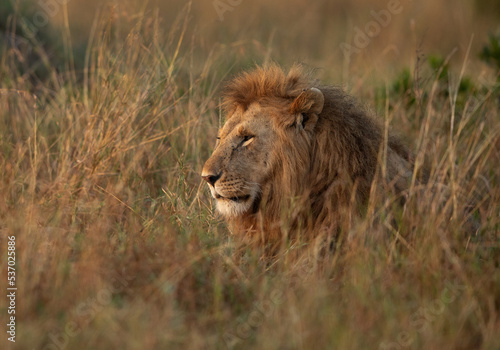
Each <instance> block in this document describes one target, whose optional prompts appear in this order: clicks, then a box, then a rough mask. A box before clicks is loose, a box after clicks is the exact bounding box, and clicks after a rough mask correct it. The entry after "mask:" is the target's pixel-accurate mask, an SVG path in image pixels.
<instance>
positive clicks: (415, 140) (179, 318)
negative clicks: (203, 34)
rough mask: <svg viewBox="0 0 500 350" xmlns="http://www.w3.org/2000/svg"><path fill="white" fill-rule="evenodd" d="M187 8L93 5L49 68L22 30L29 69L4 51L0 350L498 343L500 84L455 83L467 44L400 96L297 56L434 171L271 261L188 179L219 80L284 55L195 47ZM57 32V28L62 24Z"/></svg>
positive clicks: (199, 158) (238, 47)
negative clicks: (11, 249)
mask: <svg viewBox="0 0 500 350" xmlns="http://www.w3.org/2000/svg"><path fill="white" fill-rule="evenodd" d="M75 4H77V3H75ZM78 4H79V5H80V6H82V5H81V4H80V3H78ZM367 4H368V2H367ZM73 5H74V4H73ZM197 5H198V4H196V3H193V4H191V5H190V6H191V9H189V5H188V6H187V7H184V9H183V10H182V12H181V14H178V15H176V16H174V17H175V20H176V21H175V22H173V20H172V21H171V22H168V23H165V22H164V21H162V20H161V16H160V15H159V13H158V12H151V11H149V10H146V13H145V14H142V15H141V14H140V15H137V16H135V15H134V16H132V15H130V16H128V17H127V16H125V15H121V14H120V15H119V16H118V17H117V15H116V8H115V10H114V11H115V12H109V11H108V10H107V9H106V8H103V9H102V11H101V14H100V15H99V17H97V19H96V20H95V21H94V22H93V23H94V24H93V26H92V28H91V30H90V31H89V33H90V36H89V40H88V42H89V44H88V46H87V49H86V51H85V52H84V56H83V57H80V58H83V62H84V63H83V66H82V67H81V68H78V65H76V66H75V63H74V62H75V60H77V59H78V57H76V58H75V57H73V58H71V56H70V55H66V56H65V62H64V64H63V67H66V68H62V69H61V68H58V69H56V68H55V67H54V66H55V65H54V64H53V62H51V60H50V57H51V56H50V53H49V52H46V51H45V48H46V45H45V44H44V43H40V42H37V41H36V40H34V41H32V42H31V45H32V47H33V48H34V51H35V52H36V53H37V55H38V56H39V57H40V61H41V62H42V64H43V65H44V67H45V69H46V70H47V71H48V73H49V74H48V75H47V78H46V79H45V80H43V81H39V80H37V79H33V77H32V76H30V74H29V72H28V73H27V72H25V71H24V70H23V69H22V68H19V65H18V60H19V55H18V52H16V51H15V50H13V49H6V50H5V51H4V52H3V53H2V60H1V65H0V73H1V75H0V77H1V80H0V92H1V93H0V106H1V108H0V170H1V171H0V230H1V232H2V235H1V236H0V239H1V244H0V246H1V253H0V254H1V256H2V259H1V263H0V266H1V269H2V271H7V258H6V254H7V248H6V247H7V238H6V237H7V235H15V236H16V259H17V260H16V262H17V263H16V271H17V286H18V291H17V309H16V319H17V322H18V327H17V337H16V339H17V342H16V344H15V345H14V344H11V343H9V342H7V340H6V335H5V334H4V336H3V338H2V344H5V345H2V346H5V347H6V348H12V349H14V348H15V349H33V348H35V349H39V348H40V349H62V348H65V349H114V348H126V349H172V348H179V349H199V348H225V347H230V348H233V347H234V348H260V349H273V348H276V349H278V348H279V349H282V348H285V349H288V348H300V349H329V348H339V349H351V348H359V349H372V348H380V349H403V348H424V349H437V348H452V349H462V348H463V349H472V348H474V349H476V348H477V349H495V348H498V347H500V342H499V338H498V331H499V329H500V315H499V310H500V271H499V268H500V254H499V248H500V241H499V239H500V236H499V235H500V220H499V217H500V205H499V203H500V190H499V188H498V182H499V180H500V169H499V167H498V162H499V161H500V153H499V149H500V147H499V146H500V141H499V128H498V125H499V124H498V122H499V115H498V90H496V88H495V85H494V84H493V83H492V81H493V79H491V80H486V79H483V77H485V76H487V74H486V73H482V74H481V75H479V76H475V77H474V78H475V79H474V83H475V84H476V85H475V86H476V88H474V89H472V88H470V89H468V90H466V91H465V93H464V92H463V91H462V90H460V81H463V80H464V79H463V78H464V76H465V75H468V74H470V73H468V70H469V68H468V67H470V66H471V65H472V66H477V65H480V63H479V62H478V61H477V59H476V57H475V56H474V47H471V48H470V50H467V49H466V50H465V52H463V53H462V54H461V61H460V62H459V63H456V64H455V66H453V67H457V68H450V70H449V71H447V74H448V75H447V77H446V79H445V78H442V77H441V76H440V72H439V71H438V72H435V71H433V70H430V69H428V67H427V68H426V66H425V65H424V64H417V65H416V67H417V68H415V70H413V68H414V67H411V68H412V73H411V78H412V81H413V84H412V85H411V86H410V87H409V88H408V89H406V90H405V91H403V92H402V93H400V92H397V90H395V89H393V85H394V83H393V79H395V78H393V77H391V78H390V79H384V78H383V77H381V76H377V77H375V78H373V77H372V76H371V73H370V74H368V75H363V74H360V75H356V70H354V71H350V72H349V74H339V73H338V72H337V71H335V70H337V69H340V70H341V68H340V67H341V66H342V64H341V63H339V64H337V65H332V66H330V65H329V63H330V62H329V60H330V59H329V58H328V57H326V56H325V57H323V54H324V51H321V50H319V51H317V52H316V53H315V54H314V57H315V58H314V59H313V61H314V60H317V62H320V63H321V66H323V67H324V68H323V70H321V71H319V73H318V75H319V78H322V80H323V81H328V79H329V77H333V76H344V77H347V79H349V80H348V81H346V83H349V86H351V87H352V91H353V93H354V94H356V95H358V96H359V97H360V99H362V100H363V101H367V102H366V103H367V104H370V105H372V106H373V108H377V109H378V111H379V112H380V115H381V118H385V120H387V122H388V123H389V122H390V124H391V125H392V126H394V128H395V129H397V130H399V131H400V133H401V134H402V135H405V137H407V138H408V144H409V145H411V146H412V147H413V148H414V149H415V150H416V154H417V160H418V164H419V166H422V165H423V164H424V162H425V163H426V164H427V166H428V167H429V169H430V177H431V181H430V184H429V185H427V186H424V187H420V188H419V187H417V186H414V187H412V189H411V190H410V191H409V193H408V194H407V195H408V198H409V200H408V203H407V204H406V205H405V206H404V207H400V206H398V205H394V200H393V198H380V197H379V198H372V200H371V202H370V204H369V207H368V209H367V213H366V215H365V216H364V217H362V218H360V219H359V220H358V221H357V223H356V225H355V227H353V228H352V230H350V231H349V232H344V233H343V234H341V235H340V236H339V237H337V239H336V241H335V249H333V250H331V251H329V253H326V254H325V247H321V246H314V245H311V246H303V247H297V246H291V247H289V248H287V249H284V250H283V251H282V252H280V254H279V255H278V256H276V257H274V258H272V259H269V258H268V257H265V256H264V255H263V252H261V251H259V250H258V249H249V248H248V247H245V246H244V245H242V244H241V243H240V242H239V240H238V238H237V237H233V236H231V235H230V234H229V233H228V231H227V229H226V227H225V226H224V224H223V223H222V221H221V219H220V218H219V217H218V216H217V214H216V213H215V212H214V211H213V207H212V204H211V200H210V198H209V193H208V191H207V190H206V188H205V187H204V186H203V184H202V183H201V180H200V178H199V175H198V173H199V171H200V169H201V166H202V164H203V162H204V161H205V160H206V159H207V158H208V156H209V153H210V150H211V149H212V147H213V145H214V139H215V136H216V132H217V128H218V126H219V125H220V121H221V118H222V117H223V116H220V115H219V109H218V108H217V105H218V95H217V94H218V89H219V87H220V84H221V82H222V81H223V80H224V79H226V78H227V77H229V76H231V75H232V74H233V73H234V72H235V71H237V70H238V69H240V68H241V67H242V66H248V65H249V62H251V61H252V60H255V61H257V62H263V61H265V60H266V59H267V60H269V59H272V58H275V57H276V56H278V58H277V60H278V61H282V62H284V63H292V62H289V61H287V60H286V58H285V57H286V56H287V54H288V53H290V52H291V50H293V48H291V47H289V46H288V45H285V41H283V42H282V45H280V44H276V45H275V43H274V42H273V41H269V42H267V43H266V42H265V41H264V42H262V41H257V42H244V43H235V42H233V43H232V44H231V45H223V44H221V43H220V42H218V41H217V39H216V38H217V35H215V34H213V36H211V37H209V38H210V39H206V40H208V41H207V42H204V41H203V40H204V39H203V38H201V39H200V38H199V37H197V36H195V35H194V34H192V30H194V29H193V27H196V24H197V23H198V22H197V21H196V16H198V14H197V11H200V8H196V6H197ZM75 6H76V5H75ZM200 6H202V5H200ZM203 6H208V5H203ZM242 6H253V5H250V4H249V3H246V4H245V5H242ZM268 6H271V7H272V6H278V5H268ZM315 6H316V5H315ZM318 6H319V5H318ZM321 6H328V5H327V4H326V3H325V4H323V5H321ZM345 6H347V5H345ZM415 6H416V5H415ZM422 6H423V5H422ZM239 10H240V9H235V11H239ZM423 10H425V11H431V9H429V8H428V7H425V6H424V9H423ZM68 11H71V7H70V8H69V10H68ZM346 12H348V10H346ZM70 13H71V12H70ZM235 13H236V12H235ZM267 13H271V12H267ZM121 16H125V17H123V18H122V17H121ZM239 16H242V15H239ZM269 16H270V15H269ZM69 18H72V17H69ZM117 18H118V19H123V20H124V21H125V22H127V23H125V24H123V23H121V24H120V23H118V22H117ZM193 18H194V19H193ZM270 18H272V16H271V17H270ZM236 19H237V17H235V18H233V19H228V21H236ZM270 21H271V19H267V20H266V21H265V22H264V25H269V26H271V25H270V24H269V22H270ZM63 22H64V21H63ZM201 23H204V22H201ZM231 23H232V22H231ZM226 25H227V24H226ZM232 25H234V24H232ZM206 26H208V27H209V25H206ZM218 26H219V24H213V27H210V28H211V30H212V31H214V32H217V30H220V29H218V28H219V27H218ZM271 27H272V26H271ZM62 28H63V29H62V30H63V31H66V33H67V34H66V35H69V29H70V28H69V22H68V23H66V26H64V25H63V26H62ZM314 28H315V27H313V28H312V29H311V31H309V32H308V35H309V36H308V35H306V34H307V33H304V35H305V37H304V38H299V39H297V40H298V42H299V43H300V42H303V43H306V42H310V41H311V40H312V39H311V38H313V39H314V38H316V37H317V35H315V30H316V29H314ZM318 28H321V26H319V27H318ZM205 29H206V27H202V28H200V29H199V30H205ZM245 30H247V29H245ZM294 30H296V29H294ZM242 31H244V30H243V29H242ZM263 32H265V31H263ZM228 35H230V34H228ZM244 35H247V36H249V37H250V36H251V33H250V32H245V34H244ZM386 35H387V34H386ZM260 39H262V38H260ZM260 39H259V40H260ZM318 42H319V44H317V45H319V46H321V45H325V47H327V45H326V42H325V41H318ZM66 43H67V45H69V41H68V40H67V41H66ZM311 45H314V43H311ZM374 45H378V44H376V43H374ZM401 45H403V44H401ZM408 45H410V46H411V44H408ZM474 45H476V44H475V43H474ZM403 47H404V46H401V50H403ZM66 49H67V52H69V51H70V48H69V47H67V48H66ZM408 50H410V51H411V49H408ZM276 51H278V53H276ZM275 54H276V56H275ZM290 54H291V53H290ZM322 57H323V58H322ZM295 58H296V57H295V56H294V55H293V54H291V57H290V60H292V59H295ZM452 59H455V58H452ZM415 60H417V59H416V58H415ZM363 64H364V63H361V64H360V65H358V66H357V69H358V70H361V68H360V67H362V66H363ZM461 65H463V67H464V69H463V71H462V69H461ZM73 67H75V68H73ZM444 68H445V67H444V66H443V67H442V69H441V71H442V70H443V69H444ZM484 71H485V72H489V71H487V70H486V69H485V70H484ZM353 74H354V75H353ZM375 81H382V82H383V83H382V84H380V85H378V84H375ZM379 86H382V88H380V89H379ZM381 91H382V92H381ZM381 96H382V97H381ZM35 97H36V99H35ZM374 192H375V191H374ZM464 213H466V214H464ZM471 227H472V229H473V230H474V231H472V232H471ZM326 250H328V249H326ZM2 276H3V277H2V279H3V280H6V273H4V272H2ZM1 285H2V286H3V285H4V283H3V282H2V284H1ZM6 308H7V299H6V298H1V299H0V312H1V313H2V314H3V315H7V312H6ZM2 319H3V318H2Z"/></svg>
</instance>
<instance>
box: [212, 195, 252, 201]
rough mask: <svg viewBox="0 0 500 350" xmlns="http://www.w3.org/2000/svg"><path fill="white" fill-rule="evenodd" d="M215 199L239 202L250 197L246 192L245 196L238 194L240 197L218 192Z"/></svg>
mask: <svg viewBox="0 0 500 350" xmlns="http://www.w3.org/2000/svg"><path fill="white" fill-rule="evenodd" d="M215 199H218V200H219V199H220V200H226V201H231V202H236V203H241V202H246V201H247V200H249V199H250V195H249V194H247V195H245V196H240V197H223V196H221V195H220V194H216V195H215Z"/></svg>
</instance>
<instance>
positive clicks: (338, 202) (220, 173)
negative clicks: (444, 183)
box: [202, 65, 413, 243]
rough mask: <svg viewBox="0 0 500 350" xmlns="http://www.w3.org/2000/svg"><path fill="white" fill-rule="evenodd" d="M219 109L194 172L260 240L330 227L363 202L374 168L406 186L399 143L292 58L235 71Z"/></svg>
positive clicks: (239, 227) (406, 167)
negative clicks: (221, 113) (220, 121)
mask: <svg viewBox="0 0 500 350" xmlns="http://www.w3.org/2000/svg"><path fill="white" fill-rule="evenodd" d="M223 108H224V110H225V112H226V114H227V121H226V123H225V124H224V126H223V127H222V129H220V131H219V135H218V138H217V139H218V142H217V145H216V148H215V150H214V152H213V154H212V156H211V157H210V158H209V159H208V160H207V162H206V163H205V165H204V167H203V172H202V177H203V179H204V180H206V181H207V182H208V185H209V187H210V191H211V193H212V196H213V197H214V198H215V200H216V202H217V210H218V211H219V212H220V213H221V214H222V215H223V216H224V217H225V218H226V220H227V221H228V222H229V224H230V227H231V228H232V230H233V231H236V232H244V233H247V234H250V235H251V236H255V237H257V238H258V239H259V240H260V241H262V242H263V243H268V242H273V241H274V242H277V241H279V240H280V239H281V238H283V234H286V235H288V237H291V236H292V235H296V234H297V233H300V234H301V235H302V236H303V237H304V235H306V236H308V237H309V238H310V237H314V236H317V235H319V234H322V233H327V234H328V233H335V232H336V231H337V230H338V229H339V228H341V227H342V225H344V224H346V223H348V222H350V220H351V212H353V211H355V210H357V209H359V207H361V206H362V205H363V203H365V202H366V201H367V198H368V195H369V193H370V189H371V187H372V182H373V180H374V177H375V173H376V171H377V169H383V170H382V173H385V178H386V180H387V184H388V185H389V187H390V189H392V190H393V191H394V192H395V193H400V192H401V191H403V190H405V189H407V188H408V186H409V182H410V181H409V180H410V179H411V176H412V170H413V162H412V160H411V156H410V153H409V152H408V150H407V149H406V148H405V147H404V146H403V145H402V143H401V142H400V141H399V140H398V139H397V138H396V137H394V136H393V135H391V134H389V136H388V139H387V142H384V128H383V127H382V126H381V125H380V124H379V122H378V121H377V120H375V119H374V118H372V117H371V116H369V115H368V114H367V113H366V112H365V111H364V110H363V109H362V108H360V107H359V106H358V105H357V104H356V103H355V101H354V100H353V99H352V98H351V97H349V96H348V95H347V94H346V93H345V92H343V91H342V90H341V89H340V88H337V87H332V86H322V85H318V84H317V83H315V82H314V81H313V80H311V79H310V78H309V76H308V75H307V74H306V73H305V72H304V70H303V69H302V68H301V67H300V66H294V67H293V68H292V69H291V70H290V71H289V72H288V74H286V73H285V72H284V71H283V70H282V69H281V68H279V67H278V66H276V65H272V66H270V67H267V68H262V67H258V68H256V69H255V70H253V71H251V72H247V73H242V74H241V75H239V76H237V77H236V78H235V79H233V80H232V81H230V82H229V83H228V85H227V86H226V89H225V92H224V94H223ZM385 146H386V147H385ZM380 159H385V160H386V161H385V166H383V167H378V165H379V164H381V162H380ZM256 233H257V234H256Z"/></svg>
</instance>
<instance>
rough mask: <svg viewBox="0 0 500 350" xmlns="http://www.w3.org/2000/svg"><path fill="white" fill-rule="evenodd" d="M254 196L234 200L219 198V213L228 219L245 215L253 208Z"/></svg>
mask: <svg viewBox="0 0 500 350" xmlns="http://www.w3.org/2000/svg"><path fill="white" fill-rule="evenodd" d="M253 201H254V198H253V196H250V195H247V196H243V197H233V198H224V197H219V198H217V211H218V212H219V213H221V214H222V215H224V216H226V217H235V216H240V215H243V214H245V213H246V212H247V211H249V210H250V208H251V207H252V203H253Z"/></svg>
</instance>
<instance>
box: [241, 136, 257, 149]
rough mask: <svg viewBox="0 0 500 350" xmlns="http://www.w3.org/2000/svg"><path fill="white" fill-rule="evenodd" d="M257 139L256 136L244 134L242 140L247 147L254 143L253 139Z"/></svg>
mask: <svg viewBox="0 0 500 350" xmlns="http://www.w3.org/2000/svg"><path fill="white" fill-rule="evenodd" d="M254 139H255V137H254V136H250V135H247V136H243V141H242V142H241V145H242V146H243V147H246V146H248V145H249V144H251V143H252V141H253V140H254Z"/></svg>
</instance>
